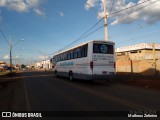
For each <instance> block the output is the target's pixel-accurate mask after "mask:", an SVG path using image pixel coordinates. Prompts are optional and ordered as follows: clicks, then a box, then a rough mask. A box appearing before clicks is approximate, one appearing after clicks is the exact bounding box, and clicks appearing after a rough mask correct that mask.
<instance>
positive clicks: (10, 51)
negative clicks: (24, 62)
mask: <svg viewBox="0 0 160 120" xmlns="http://www.w3.org/2000/svg"><path fill="white" fill-rule="evenodd" d="M10 72H11V73H12V37H11V36H10Z"/></svg>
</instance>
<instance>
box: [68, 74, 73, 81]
mask: <svg viewBox="0 0 160 120" xmlns="http://www.w3.org/2000/svg"><path fill="white" fill-rule="evenodd" d="M69 80H70V81H73V73H72V72H69Z"/></svg>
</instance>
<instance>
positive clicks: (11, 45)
mask: <svg viewBox="0 0 160 120" xmlns="http://www.w3.org/2000/svg"><path fill="white" fill-rule="evenodd" d="M21 41H24V39H21V40H19V41H17V42H16V43H15V44H12V38H11V37H10V44H9V45H10V72H11V73H12V47H13V46H15V45H17V44H18V43H19V42H21Z"/></svg>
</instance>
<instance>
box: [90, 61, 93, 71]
mask: <svg viewBox="0 0 160 120" xmlns="http://www.w3.org/2000/svg"><path fill="white" fill-rule="evenodd" d="M90 68H91V70H93V61H90Z"/></svg>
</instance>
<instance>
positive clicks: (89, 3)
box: [85, 0, 98, 10]
mask: <svg viewBox="0 0 160 120" xmlns="http://www.w3.org/2000/svg"><path fill="white" fill-rule="evenodd" d="M97 2H98V0H87V2H86V4H85V8H86V9H87V10H88V9H90V8H91V7H95V6H96V3H97Z"/></svg>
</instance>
